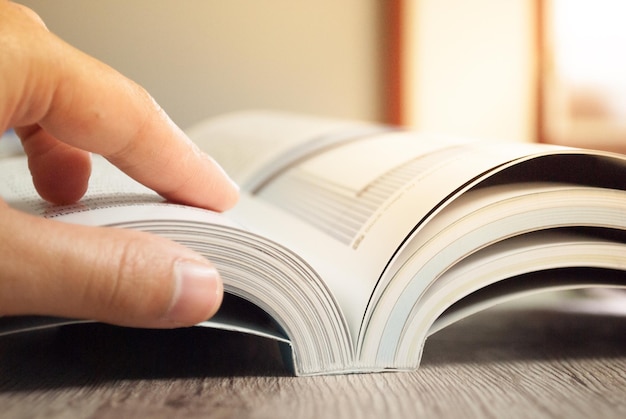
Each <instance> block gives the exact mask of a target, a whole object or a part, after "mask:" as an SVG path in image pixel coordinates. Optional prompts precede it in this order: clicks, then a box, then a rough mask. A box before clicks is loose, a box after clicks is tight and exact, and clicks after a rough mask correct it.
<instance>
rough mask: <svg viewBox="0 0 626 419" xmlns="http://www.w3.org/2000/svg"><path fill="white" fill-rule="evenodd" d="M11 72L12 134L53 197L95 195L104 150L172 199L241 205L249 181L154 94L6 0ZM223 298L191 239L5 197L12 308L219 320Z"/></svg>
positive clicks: (3, 103)
mask: <svg viewBox="0 0 626 419" xmlns="http://www.w3.org/2000/svg"><path fill="white" fill-rule="evenodd" d="M0 74H1V75H2V77H1V78H0V129H1V130H2V131H0V132H4V130H6V129H7V128H10V127H13V128H15V131H16V133H17V134H18V135H19V136H20V138H21V139H22V144H23V147H24V151H25V153H26V155H27V157H28V166H29V168H30V171H31V174H32V177H33V183H34V185H35V187H36V189H37V191H38V192H39V194H40V195H41V196H42V197H43V198H45V199H46V200H48V201H51V202H53V203H61V204H66V203H71V202H74V201H77V200H79V199H80V198H81V197H82V196H83V194H84V193H85V191H86V190H87V184H88V179H89V175H90V170H91V163H90V157H89V153H90V152H93V153H97V154H101V155H103V156H104V157H106V158H107V159H108V160H109V161H111V162H112V163H113V164H115V165H116V166H118V167H119V168H120V169H122V170H123V171H124V172H125V173H127V174H128V175H129V176H131V177H133V178H135V179H136V180H138V181H139V182H141V183H143V184H145V185H146V186H148V187H150V188H152V189H154V190H155V191H157V192H158V193H159V194H161V195H162V196H163V197H165V198H167V199H169V200H172V201H176V202H179V203H184V204H189V205H194V206H198V207H203V208H207V209H213V210H217V211H222V210H225V209H228V208H230V207H231V206H233V205H234V204H235V202H236V201H237V198H238V189H237V187H236V186H235V185H234V184H233V183H232V181H230V179H229V178H228V177H227V176H226V174H224V172H223V171H222V170H221V168H220V167H219V166H218V165H217V164H216V163H215V162H214V161H213V160H212V159H211V158H210V157H208V156H207V155H205V154H203V153H202V152H200V151H199V150H198V149H197V148H196V147H195V146H194V145H193V144H192V143H191V141H190V140H189V139H188V138H187V137H186V136H185V135H184V134H183V133H182V131H181V130H180V129H179V128H178V127H176V125H174V124H173V123H172V122H171V120H170V119H169V118H168V116H167V115H166V114H165V112H164V111H163V110H162V109H160V108H159V106H158V105H157V104H156V103H155V102H154V100H153V99H152V98H151V97H150V96H149V95H148V94H147V93H146V92H145V90H143V89H142V88H141V87H139V86H138V85H136V84H135V83H133V82H131V81H130V80H128V79H126V78H124V77H123V76H121V75H120V74H119V73H117V72H116V71H114V70H113V69H111V68H110V67H108V66H106V65H104V64H103V63H101V62H99V61H97V60H95V59H93V58H91V57H89V56H87V55H85V54H83V53H81V52H80V51H78V50H76V49H74V48H72V47H71V46H69V45H67V44H66V43H64V42H63V41H61V40H60V39H59V38H57V37H56V36H54V35H53V34H51V33H50V32H49V31H48V30H47V29H46V28H45V26H44V24H43V22H41V20H40V19H39V17H38V16H37V15H36V14H35V13H34V12H32V11H31V10H30V9H27V8H26V7H23V6H20V5H17V4H15V3H12V2H8V1H3V0H0ZM222 294H223V287H222V282H221V279H220V278H219V275H218V274H217V272H216V271H215V269H214V268H213V266H212V265H211V264H210V263H209V262H208V261H207V260H206V259H204V258H203V257H201V256H200V255H197V254H196V253H194V252H192V251H191V250H189V249H187V248H185V247H183V246H180V245H178V244H175V243H173V242H170V241H168V240H165V239H162V238H160V237H156V236H152V235H149V234H145V233H140V232H136V231H129V230H121V229H109V228H94V227H86V226H76V225H69V224H63V223H60V222H57V221H53V220H46V219H42V218H37V217H33V216H31V215H27V214H25V213H22V212H20V211H17V210H15V209H12V208H10V207H9V206H8V205H6V203H4V202H3V201H1V200H0V315H19V314H43V315H55V316H63V317H70V318H86V319H93V320H98V321H103V322H108V323H114V324H119V325H126V326H137V327H155V328H168V327H177V326H185V325H192V324H194V323H197V322H200V321H202V320H205V319H207V318H209V317H211V316H212V315H213V314H214V313H215V312H216V310H217V308H218V307H219V305H220V303H221V299H222Z"/></svg>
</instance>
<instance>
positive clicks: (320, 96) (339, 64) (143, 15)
mask: <svg viewBox="0 0 626 419" xmlns="http://www.w3.org/2000/svg"><path fill="white" fill-rule="evenodd" d="M22 3H23V4H25V5H27V6H29V7H31V8H33V9H34V10H35V11H36V12H38V13H39V14H40V15H41V16H42V18H43V19H44V21H45V22H46V24H47V25H48V27H49V28H50V30H52V31H53V32H55V33H56V34H58V35H59V36H61V37H62V38H63V39H65V40H66V41H68V42H70V43H71V44H73V45H75V46H77V47H78V48H80V49H82V50H83V51H85V52H88V53H90V54H92V55H94V56H96V57H97V58H99V59H101V60H102V61H104V62H106V63H108V64H109V65H111V66H113V67H115V68H116V69H118V70H119V71H121V72H122V73H124V74H126V75H127V76H129V77H131V78H133V79H134V80H136V81H137V82H139V83H140V84H142V85H143V86H144V87H146V88H147V89H148V90H149V91H150V92H151V93H152V95H153V96H154V97H155V98H156V99H157V101H158V102H159V103H160V104H161V106H163V108H165V109H166V111H167V112H168V113H169V114H170V115H171V116H172V118H173V119H174V120H175V121H176V122H177V123H178V124H179V125H181V126H182V127H186V126H189V125H190V124H192V123H194V122H197V121H198V120H200V119H202V118H204V117H206V116H210V115H215V114H218V113H222V112H227V111H231V110H237V109H249V108H278V109H288V110H295V111H302V112H309V113H317V114H323V115H330V116H339V117H347V118H359V119H372V120H376V119H379V118H380V116H381V112H382V111H381V109H380V103H381V100H380V99H381V97H380V91H381V87H380V81H381V75H380V73H381V71H380V68H379V40H380V24H379V20H380V13H379V7H380V6H379V2H378V1H377V0H341V1H336V0H315V1H294V0H262V1H252V0H184V1H183V0H180V1H174V0H169V1H168V0H132V1H131V0H107V1H96V0H55V1H49V0H25V1H22Z"/></svg>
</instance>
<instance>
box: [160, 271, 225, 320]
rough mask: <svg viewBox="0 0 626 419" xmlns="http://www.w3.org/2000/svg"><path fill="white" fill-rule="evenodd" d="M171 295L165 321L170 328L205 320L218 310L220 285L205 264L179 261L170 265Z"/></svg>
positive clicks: (222, 292)
mask: <svg viewBox="0 0 626 419" xmlns="http://www.w3.org/2000/svg"><path fill="white" fill-rule="evenodd" d="M173 274H174V275H173V277H174V283H175V288H174V296H173V298H172V304H171V306H170V308H169V310H168V311H167V313H166V315H165V320H166V321H168V322H171V323H172V324H173V325H174V326H186V325H194V324H197V323H199V322H201V321H204V320H208V319H209V318H211V317H213V315H214V314H215V313H216V312H217V310H218V309H219V307H220V305H221V303H222V298H223V294H224V286H223V283H222V280H221V278H220V276H219V274H218V272H217V270H216V269H215V268H214V267H213V266H212V265H210V264H209V263H208V262H204V261H197V260H188V259H182V260H177V261H176V262H175V263H174V272H173Z"/></svg>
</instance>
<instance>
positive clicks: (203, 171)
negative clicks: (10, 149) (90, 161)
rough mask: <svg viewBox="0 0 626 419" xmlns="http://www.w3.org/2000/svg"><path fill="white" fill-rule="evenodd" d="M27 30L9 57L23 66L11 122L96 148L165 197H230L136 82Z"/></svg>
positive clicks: (216, 201)
mask: <svg viewBox="0 0 626 419" xmlns="http://www.w3.org/2000/svg"><path fill="white" fill-rule="evenodd" d="M8 22H9V23H10V22H11V20H8ZM29 29H30V31H29V36H28V41H29V42H30V43H31V44H32V45H29V48H23V49H16V51H18V52H17V53H18V54H22V55H20V56H19V57H18V58H19V59H17V60H15V61H16V62H21V63H23V62H27V63H29V65H28V66H27V67H28V68H27V71H25V72H23V73H21V74H23V76H22V77H23V80H22V83H23V86H25V87H24V88H23V89H21V90H20V91H21V92H22V94H23V96H24V97H22V98H21V100H20V101H19V105H18V107H17V109H16V112H15V114H14V118H13V121H12V122H13V125H15V126H20V125H22V126H23V125H31V124H38V125H39V126H41V127H42V128H43V129H44V130H45V131H46V132H48V133H49V134H50V135H52V136H53V137H55V138H56V139H58V140H60V141H62V142H64V143H67V144H69V145H71V146H73V147H76V148H80V149H83V150H87V151H91V152H94V153H98V154H101V155H103V156H104V157H106V158H107V159H108V160H110V161H111V162H112V163H113V164H115V165H116V166H118V167H119V168H120V169H122V170H123V171H124V172H126V173H127V174H128V175H130V176H131V177H133V178H134V179H136V180H137V181H139V182H141V183H143V184H144V185H146V186H148V187H150V188H152V189H154V190H155V191H156V192H158V193H159V194H161V195H162V196H164V197H166V198H167V199H171V200H173V201H176V202H181V203H185V204H189V205H194V206H198V207H203V208H210V209H214V210H225V209H228V208H230V207H231V206H233V205H234V204H235V202H236V201H237V198H238V188H237V187H236V186H235V185H234V183H233V182H232V181H231V180H230V178H229V177H228V176H227V175H226V174H225V173H224V171H223V170H222V169H221V167H220V166H219V165H218V164H217V163H216V162H215V161H214V160H213V159H211V158H210V157H209V156H207V155H206V154H205V153H203V152H201V151H200V150H199V149H198V148H197V146H196V145H195V144H193V143H192V141H191V140H189V139H188V137H187V136H186V135H185V134H184V133H183V132H182V130H181V129H180V128H178V127H177V126H176V125H175V124H174V123H173V122H172V121H171V120H170V118H169V117H168V116H167V114H166V113H165V112H164V111H163V110H162V109H161V108H160V107H159V106H158V104H157V103H156V102H155V101H154V100H153V99H152V97H151V96H150V95H149V94H148V93H147V92H146V91H145V90H144V89H143V88H142V87H140V86H139V85H137V84H136V83H134V82H132V81H130V80H129V79H127V78H125V77H123V76H122V75H121V74H119V73H118V72H117V71H115V70H113V69H112V68H110V67H109V66H107V65H105V64H103V63H101V62H100V61H98V60H96V59H94V58H92V57H90V56H88V55H86V54H84V53H82V52H81V51H79V50H77V49H75V48H73V47H71V46H70V45H68V44H66V43H65V42H63V41H62V40H60V39H59V38H57V37H55V36H54V35H52V34H50V33H49V32H48V31H47V30H46V29H45V28H44V27H43V26H40V27H39V29H34V27H33V26H31V27H30V28H29ZM18 41H19V42H21V41H22V40H18ZM24 55H26V57H24ZM20 59H21V61H20Z"/></svg>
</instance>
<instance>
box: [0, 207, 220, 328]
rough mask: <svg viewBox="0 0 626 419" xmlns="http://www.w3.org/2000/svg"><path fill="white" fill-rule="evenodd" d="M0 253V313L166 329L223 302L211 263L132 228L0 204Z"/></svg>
mask: <svg viewBox="0 0 626 419" xmlns="http://www.w3.org/2000/svg"><path fill="white" fill-rule="evenodd" d="M0 252H1V253H2V255H3V257H2V258H1V259H0V272H1V273H0V315H18V314H42V315H54V316H62V317H70V318H81V319H83V318H84V319H93V320H98V321H103V322H107V323H114V324H118V325H125V326H136V327H155V328H169V327H178V326H185V325H192V324H196V323H198V322H200V321H203V320H206V319H208V318H209V317H211V316H212V315H213V314H214V313H215V311H216V310H217V308H218V307H219V305H220V303H221V299H222V293H223V287H222V282H221V280H220V278H219V276H218V275H217V273H216V271H215V269H214V268H213V267H212V266H211V265H210V264H209V262H207V261H206V260H205V259H203V258H200V257H199V256H197V255H196V254H195V253H192V252H191V251H190V250H188V249H186V248H185V247H183V246H179V245H177V244H176V243H172V242H169V241H167V240H165V239H162V238H160V237H157V236H152V235H148V234H144V233H140V232H137V231H130V230H121V229H109V228H96V227H86V226H77V225H69V224H64V223H61V222H57V221H52V220H46V219H42V218H37V217H33V216H30V215H26V214H23V213H21V212H18V211H15V210H13V209H11V208H9V207H8V206H6V205H3V206H2V208H0ZM33 260H37V261H38V263H36V264H34V263H33Z"/></svg>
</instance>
